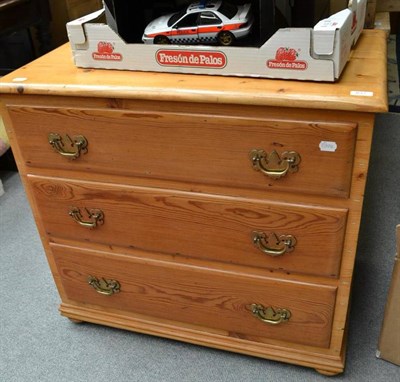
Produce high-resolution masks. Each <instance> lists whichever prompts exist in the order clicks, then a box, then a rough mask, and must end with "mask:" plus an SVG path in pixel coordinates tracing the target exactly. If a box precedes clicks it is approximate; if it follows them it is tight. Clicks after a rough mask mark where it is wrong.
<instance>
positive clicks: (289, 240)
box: [252, 232, 297, 257]
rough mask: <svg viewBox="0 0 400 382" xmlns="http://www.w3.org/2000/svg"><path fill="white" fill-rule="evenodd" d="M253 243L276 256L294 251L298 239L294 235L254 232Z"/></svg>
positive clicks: (261, 249) (268, 253)
mask: <svg viewBox="0 0 400 382" xmlns="http://www.w3.org/2000/svg"><path fill="white" fill-rule="evenodd" d="M252 236H253V243H254V245H255V246H256V247H257V248H258V249H259V250H260V251H261V252H263V253H265V254H267V255H269V256H272V257H276V256H282V255H284V254H285V253H288V252H292V251H293V250H294V248H295V246H296V244H297V240H296V238H295V237H294V236H292V235H280V236H278V235H276V234H275V233H271V234H269V235H267V234H266V233H264V232H253V233H252Z"/></svg>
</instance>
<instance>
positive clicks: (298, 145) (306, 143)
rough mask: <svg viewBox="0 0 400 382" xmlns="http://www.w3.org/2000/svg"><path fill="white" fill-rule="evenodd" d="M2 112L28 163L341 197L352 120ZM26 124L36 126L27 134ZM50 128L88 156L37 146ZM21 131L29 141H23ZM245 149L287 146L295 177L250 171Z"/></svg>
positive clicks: (63, 110)
mask: <svg viewBox="0 0 400 382" xmlns="http://www.w3.org/2000/svg"><path fill="white" fill-rule="evenodd" d="M9 113H10V116H11V118H12V120H13V121H14V123H15V124H17V125H18V130H17V131H16V134H17V135H18V138H19V141H20V142H21V143H20V144H21V145H22V152H23V153H24V155H25V158H24V160H25V163H27V165H28V166H29V167H50V168H55V169H62V168H69V167H70V166H72V167H73V168H74V169H76V170H84V171H90V172H96V173H99V172H101V173H108V174H110V175H111V174H112V175H116V174H121V175H132V176H139V177H151V178H155V179H174V180H178V181H183V182H188V181H191V182H197V183H212V184H219V185H224V186H228V187H232V186H233V187H237V186H242V187H247V188H260V189H262V190H266V189H268V188H275V189H277V191H282V190H285V189H292V188H293V187H296V188H297V190H298V192H305V193H308V192H309V193H314V194H327V195H335V196H343V197H347V196H348V193H349V188H350V181H351V168H352V161H353V152H354V145H355V137H356V127H357V126H356V124H355V123H354V122H349V123H343V122H341V121H339V122H338V121H334V120H333V121H330V122H326V121H325V120H324V119H322V120H321V121H316V120H304V121H302V120H300V119H299V118H296V119H289V118H288V119H285V118H284V117H283V118H282V117H280V118H279V119H270V118H268V119H267V118H265V119H264V118H263V119H261V118H260V119H256V118H248V117H247V118H240V117H239V116H232V115H221V116H216V115H214V114H212V113H207V112H206V111H204V112H202V113H201V114H198V115H196V114H195V113H194V112H192V113H190V114H189V113H183V112H181V113H177V112H174V113H172V112H169V113H168V112H165V111H158V110H157V109H153V110H149V111H138V112H135V113H129V112H127V111H125V110H123V111H110V110H99V109H95V110H91V109H88V110H80V109H76V108H75V109H72V108H71V109H66V108H30V107H23V108H21V107H9ZM115 121H118V123H116V122H115ZM32 123H34V124H35V125H37V128H36V129H35V130H34V131H32V128H31V127H32ZM110 126H112V132H110ZM52 132H57V133H59V134H60V135H62V136H64V137H65V135H66V134H68V135H69V136H70V137H74V136H75V135H83V136H85V138H86V139H87V140H88V142H89V148H88V153H87V154H86V155H82V156H81V157H80V158H78V159H76V160H74V161H73V163H71V161H66V160H65V158H62V157H61V156H60V155H58V154H57V153H56V152H55V151H54V152H52V151H51V150H48V148H47V147H43V143H44V141H43V137H44V136H47V135H48V134H49V133H52ZM110 133H111V135H110ZM28 135H29V139H24V137H26V136H28ZM128 137H129V138H128ZM64 140H66V139H65V138H64ZM323 141H328V142H335V144H337V149H336V151H335V152H333V153H332V152H326V151H325V152H323V151H322V150H321V149H320V143H321V142H323ZM66 143H68V142H66ZM253 149H263V150H265V151H266V152H268V153H272V152H273V151H276V152H277V153H278V154H279V155H280V156H282V153H284V152H287V151H295V152H297V153H298V154H299V155H300V157H301V163H300V164H299V169H300V170H299V174H301V175H299V174H298V173H293V174H288V175H287V176H285V177H284V178H282V179H279V180H274V179H271V178H268V177H266V176H265V175H263V174H262V173H261V172H257V171H255V170H254V169H253V168H252V163H251V160H250V155H249V154H250V151H251V150H253ZM161 158H162V160H160V159H161ZM204 158H207V159H208V160H207V161H204ZM210 163H212V164H213V165H212V166H210V165H209V164H210Z"/></svg>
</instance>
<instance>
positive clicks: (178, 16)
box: [167, 9, 186, 27]
mask: <svg viewBox="0 0 400 382" xmlns="http://www.w3.org/2000/svg"><path fill="white" fill-rule="evenodd" d="M185 14H186V9H184V10H182V11H180V12H177V13H174V14H173V15H172V16H171V17H170V18H169V20H168V23H167V25H168V26H169V27H172V25H174V24H175V23H176V22H177V21H178V20H180V19H181V18H182V17H183V16H185Z"/></svg>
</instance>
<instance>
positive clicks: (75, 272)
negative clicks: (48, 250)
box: [52, 245, 336, 348]
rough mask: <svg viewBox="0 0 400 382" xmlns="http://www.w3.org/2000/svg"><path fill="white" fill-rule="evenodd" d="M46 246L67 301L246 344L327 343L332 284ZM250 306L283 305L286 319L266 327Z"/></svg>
mask: <svg viewBox="0 0 400 382" xmlns="http://www.w3.org/2000/svg"><path fill="white" fill-rule="evenodd" d="M52 251H53V254H54V257H55V261H56V264H57V268H58V272H59V274H60V277H61V280H62V284H63V287H64V288H65V292H66V295H67V297H68V298H69V299H71V300H73V301H77V302H81V303H87V304H94V305H99V306H102V307H108V308H114V309H119V310H125V311H132V312H136V313H140V314H145V315H148V316H153V317H157V318H162V319H169V320H174V321H180V322H185V323H191V324H194V325H200V326H203V327H208V328H213V329H221V330H223V331H225V332H226V335H228V336H232V337H239V338H244V339H249V340H252V341H259V342H263V341H266V340H267V339H268V338H270V339H276V340H282V341H287V342H294V343H300V344H305V345H312V346H318V347H324V348H327V347H329V343H330V337H331V327H332V316H333V310H334V304H335V297H336V288H335V287H331V286H322V285H315V284H304V283H302V284H296V283H294V282H285V281H278V280H273V279H269V278H262V277H250V276H245V275H242V274H239V273H237V274H236V273H231V272H223V271H218V270H210V269H206V268H201V267H195V268H192V267H190V266H184V265H180V264H176V263H169V262H159V261H156V260H151V259H140V258H132V257H126V256H123V255H115V254H108V253H101V254H98V253H95V252H92V251H81V250H78V249H76V248H72V247H63V246H57V245H53V246H52ZM90 276H92V277H93V278H97V279H98V280H100V279H102V278H104V279H106V280H115V281H117V282H118V283H119V284H120V291H119V292H118V293H115V294H113V295H109V296H107V295H103V294H100V293H99V292H98V291H96V289H94V287H92V286H91V285H89V283H88V278H89V277H90ZM94 284H95V283H94ZM105 290H106V289H104V287H103V291H105ZM254 303H255V304H262V305H264V307H268V306H271V307H274V308H275V309H278V308H281V309H287V310H289V311H290V313H291V317H290V319H289V320H288V321H287V322H282V323H280V324H278V325H271V324H266V323H264V322H261V321H260V320H259V319H258V318H256V317H255V316H253V315H252V313H251V311H250V306H251V304H254Z"/></svg>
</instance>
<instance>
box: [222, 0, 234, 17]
mask: <svg viewBox="0 0 400 382" xmlns="http://www.w3.org/2000/svg"><path fill="white" fill-rule="evenodd" d="M218 11H219V12H221V13H222V14H223V15H224V16H226V17H227V18H228V19H231V18H232V17H233V16H235V15H236V13H237V12H238V7H237V6H236V5H233V4H230V3H227V2H225V1H223V2H222V3H221V6H220V7H219V8H218Z"/></svg>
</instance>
